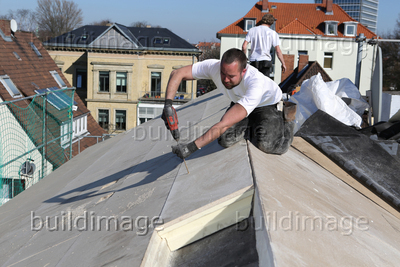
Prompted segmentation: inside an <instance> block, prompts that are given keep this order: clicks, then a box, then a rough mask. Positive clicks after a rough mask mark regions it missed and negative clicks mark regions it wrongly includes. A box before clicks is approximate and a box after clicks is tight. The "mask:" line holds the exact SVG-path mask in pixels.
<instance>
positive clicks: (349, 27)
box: [343, 21, 358, 36]
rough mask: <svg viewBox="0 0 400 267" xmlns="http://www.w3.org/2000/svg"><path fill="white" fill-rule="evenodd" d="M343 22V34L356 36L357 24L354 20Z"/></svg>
mask: <svg viewBox="0 0 400 267" xmlns="http://www.w3.org/2000/svg"><path fill="white" fill-rule="evenodd" d="M343 24H344V35H345V36H356V35H357V24H358V22H356V21H346V22H343Z"/></svg>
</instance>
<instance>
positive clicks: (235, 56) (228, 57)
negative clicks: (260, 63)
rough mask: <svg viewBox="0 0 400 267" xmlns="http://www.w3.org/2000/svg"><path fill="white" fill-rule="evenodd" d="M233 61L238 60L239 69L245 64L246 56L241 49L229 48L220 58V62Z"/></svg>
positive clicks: (229, 62)
mask: <svg viewBox="0 0 400 267" xmlns="http://www.w3.org/2000/svg"><path fill="white" fill-rule="evenodd" d="M234 61H237V62H238V65H239V67H240V71H242V70H244V69H245V68H246V65H247V57H246V55H245V54H244V53H243V51H242V50H239V49H237V48H231V49H229V50H227V51H226V52H225V53H224V54H223V55H222V58H221V62H222V63H225V64H231V63H233V62H234Z"/></svg>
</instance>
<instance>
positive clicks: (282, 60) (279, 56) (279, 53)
mask: <svg viewBox="0 0 400 267" xmlns="http://www.w3.org/2000/svg"><path fill="white" fill-rule="evenodd" d="M275 51H276V55H277V56H278V58H279V61H280V62H281V63H282V71H283V73H285V71H286V65H285V60H284V59H283V54H282V51H281V48H280V47H279V45H277V46H275Z"/></svg>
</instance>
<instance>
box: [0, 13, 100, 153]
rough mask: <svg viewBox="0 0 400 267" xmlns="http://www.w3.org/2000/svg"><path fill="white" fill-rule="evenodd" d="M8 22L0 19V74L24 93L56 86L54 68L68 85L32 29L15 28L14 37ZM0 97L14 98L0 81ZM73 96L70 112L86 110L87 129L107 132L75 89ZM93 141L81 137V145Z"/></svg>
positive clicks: (94, 133) (80, 112)
mask: <svg viewBox="0 0 400 267" xmlns="http://www.w3.org/2000/svg"><path fill="white" fill-rule="evenodd" d="M9 25H10V22H9V21H7V20H0V29H1V30H2V32H3V33H4V35H5V36H6V38H8V40H7V41H6V40H5V39H4V38H2V37H1V36H0V75H5V74H7V75H8V76H9V77H10V78H11V80H12V81H13V83H14V84H15V85H16V86H17V88H18V90H19V91H20V92H21V93H22V95H23V96H32V95H35V94H36V92H35V90H36V89H37V87H39V88H49V87H58V84H57V82H56V81H55V79H54V78H53V76H52V75H51V73H50V71H54V70H55V71H57V72H58V74H59V75H60V77H61V78H62V79H63V81H64V83H65V84H66V85H67V86H68V87H71V85H70V84H69V82H68V81H67V80H66V78H65V77H64V75H63V73H62V72H61V71H60V69H59V68H58V67H57V65H56V63H55V62H54V60H53V59H52V58H51V57H50V55H49V53H48V52H47V51H46V49H45V48H44V46H43V45H42V43H41V42H40V40H39V39H37V38H36V37H35V36H34V34H33V33H30V32H20V31H17V32H15V33H14V37H12V38H11V31H10V26H9ZM30 42H33V43H34V44H35V46H36V47H37V49H38V50H39V52H40V53H41V55H42V57H41V58H39V57H38V55H36V53H35V52H34V51H33V49H32V48H31V46H30V44H29V43H30ZM14 52H16V53H17V54H18V55H19V57H20V58H21V60H18V59H17V58H16V56H15V55H14V54H13V53H14ZM35 85H36V86H35ZM0 97H1V98H2V99H3V100H4V101H10V100H15V99H14V98H12V96H11V95H10V94H9V93H8V91H7V89H6V88H5V87H4V86H3V84H2V83H0ZM74 100H75V102H77V106H78V109H77V110H76V111H74V112H73V116H74V117H77V116H80V115H83V114H87V116H88V128H87V129H88V131H89V132H90V133H91V134H92V135H101V134H102V133H106V131H104V130H103V129H102V128H101V127H100V126H99V125H98V124H97V123H93V121H94V119H93V118H92V116H91V114H90V111H89V110H88V109H87V107H86V106H85V104H84V103H83V101H82V100H81V99H80V98H79V96H78V95H77V94H76V93H75V94H74ZM15 104H16V105H18V106H20V107H27V106H28V105H29V101H28V100H25V101H18V102H15ZM89 122H90V123H89ZM93 144H96V140H95V139H94V138H84V139H83V140H82V141H81V147H82V148H86V147H89V146H91V145H93ZM82 150H83V149H81V151H82ZM74 155H75V153H74Z"/></svg>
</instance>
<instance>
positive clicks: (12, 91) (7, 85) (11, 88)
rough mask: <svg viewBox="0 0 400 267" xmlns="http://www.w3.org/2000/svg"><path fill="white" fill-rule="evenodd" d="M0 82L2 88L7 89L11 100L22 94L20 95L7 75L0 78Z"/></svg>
mask: <svg viewBox="0 0 400 267" xmlns="http://www.w3.org/2000/svg"><path fill="white" fill-rule="evenodd" d="M0 82H1V83H2V84H3V86H4V87H5V88H6V89H7V91H8V93H9V94H10V95H11V96H12V97H13V98H18V97H22V94H21V93H20V91H19V90H18V88H17V87H16V86H15V84H14V83H13V81H12V80H11V79H10V77H8V75H3V76H0Z"/></svg>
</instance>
